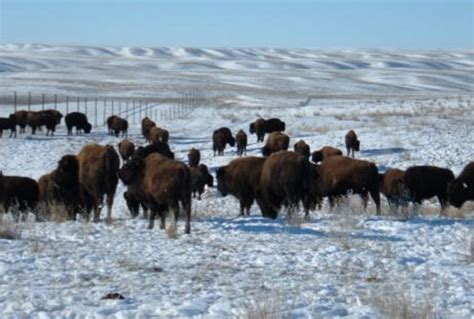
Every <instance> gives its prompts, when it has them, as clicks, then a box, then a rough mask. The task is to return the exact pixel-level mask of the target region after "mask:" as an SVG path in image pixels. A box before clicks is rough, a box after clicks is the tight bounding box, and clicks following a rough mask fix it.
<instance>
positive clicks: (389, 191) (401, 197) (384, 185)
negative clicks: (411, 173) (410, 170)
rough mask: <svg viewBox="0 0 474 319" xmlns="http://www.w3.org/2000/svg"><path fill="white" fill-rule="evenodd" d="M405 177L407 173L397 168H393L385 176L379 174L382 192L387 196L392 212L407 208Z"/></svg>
mask: <svg viewBox="0 0 474 319" xmlns="http://www.w3.org/2000/svg"><path fill="white" fill-rule="evenodd" d="M404 177H405V172H404V171H402V170H400V169H397V168H391V169H388V170H387V171H385V173H384V174H379V189H380V192H381V193H382V194H384V195H385V197H386V198H387V201H388V205H389V206H390V208H391V209H392V210H396V209H398V207H400V206H402V207H404V206H406V200H405V199H406V195H405V186H404V184H403V179H404Z"/></svg>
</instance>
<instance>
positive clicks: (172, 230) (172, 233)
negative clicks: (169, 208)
mask: <svg viewBox="0 0 474 319" xmlns="http://www.w3.org/2000/svg"><path fill="white" fill-rule="evenodd" d="M166 236H168V238H170V239H176V238H178V234H177V231H176V224H175V223H174V222H172V223H171V224H170V225H169V226H168V228H166Z"/></svg>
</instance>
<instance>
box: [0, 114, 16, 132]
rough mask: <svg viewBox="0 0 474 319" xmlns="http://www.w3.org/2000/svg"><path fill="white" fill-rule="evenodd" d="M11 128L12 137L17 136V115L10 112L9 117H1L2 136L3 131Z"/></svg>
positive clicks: (0, 128) (0, 129)
mask: <svg viewBox="0 0 474 319" xmlns="http://www.w3.org/2000/svg"><path fill="white" fill-rule="evenodd" d="M4 130H10V137H13V136H14V137H16V116H15V115H14V114H10V116H9V117H8V118H4V117H0V138H2V137H3V131H4Z"/></svg>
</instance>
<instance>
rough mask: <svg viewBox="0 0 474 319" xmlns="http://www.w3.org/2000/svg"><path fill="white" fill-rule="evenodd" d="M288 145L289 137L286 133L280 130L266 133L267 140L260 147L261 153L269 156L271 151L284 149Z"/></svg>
mask: <svg viewBox="0 0 474 319" xmlns="http://www.w3.org/2000/svg"><path fill="white" fill-rule="evenodd" d="M289 145H290V137H289V136H288V135H286V134H285V133H281V132H273V133H271V134H270V135H268V138H267V142H266V143H265V146H264V147H262V155H263V156H270V155H271V154H272V153H275V152H278V151H286V150H288V146H289Z"/></svg>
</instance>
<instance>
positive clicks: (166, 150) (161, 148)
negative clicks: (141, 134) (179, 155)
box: [133, 142, 174, 159]
mask: <svg viewBox="0 0 474 319" xmlns="http://www.w3.org/2000/svg"><path fill="white" fill-rule="evenodd" d="M152 153H158V154H161V155H164V156H166V157H168V158H170V159H174V153H173V152H171V150H170V147H169V145H168V144H166V143H163V142H156V143H153V144H150V145H147V146H140V147H138V148H137V150H136V151H135V153H134V154H133V155H134V156H137V157H140V158H145V157H147V156H148V155H150V154H152Z"/></svg>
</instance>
